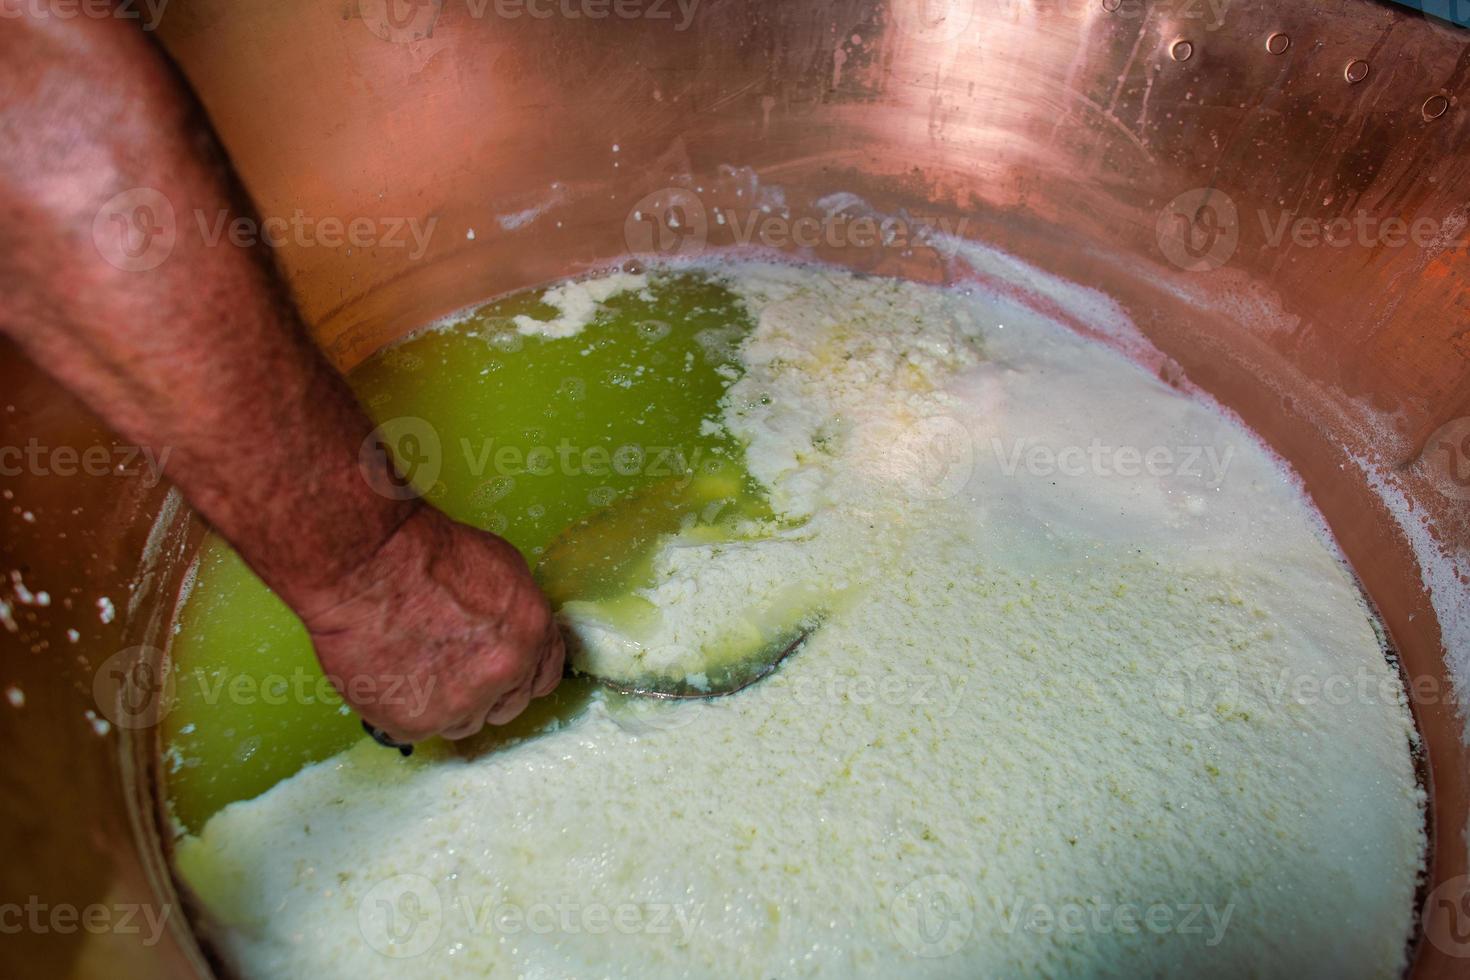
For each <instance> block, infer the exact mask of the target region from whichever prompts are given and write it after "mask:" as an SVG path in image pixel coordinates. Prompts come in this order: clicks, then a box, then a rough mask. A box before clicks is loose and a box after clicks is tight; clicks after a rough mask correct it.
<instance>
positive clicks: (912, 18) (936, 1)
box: [889, 0, 975, 42]
mask: <svg viewBox="0 0 1470 980" xmlns="http://www.w3.org/2000/svg"><path fill="white" fill-rule="evenodd" d="M889 9H890V10H891V11H892V14H893V23H894V26H895V27H897V28H898V30H899V31H900V32H901V33H903V34H907V35H908V36H910V37H913V38H917V39H918V40H921V41H929V42H944V41H953V40H954V39H955V38H957V37H959V36H961V35H962V34H964V33H965V30H966V29H967V28H968V27H969V26H970V24H971V22H973V21H974V19H975V0H891V6H890V7H889Z"/></svg>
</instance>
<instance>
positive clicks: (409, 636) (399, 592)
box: [297, 507, 566, 742]
mask: <svg viewBox="0 0 1470 980" xmlns="http://www.w3.org/2000/svg"><path fill="white" fill-rule="evenodd" d="M297 607H298V608H297V611H298V612H299V613H300V614H301V616H302V619H303V620H304V621H305V623H306V627H307V629H308V631H309V632H310V634H311V639H312V643H313V644H314V645H315V646H316V653H317V658H318V659H319V660H320V661H321V664H322V668H323V670H325V672H326V673H327V676H328V677H330V678H331V679H332V681H333V683H334V684H336V685H337V687H338V689H339V691H341V693H342V695H343V697H344V698H345V699H346V700H347V703H348V704H349V705H351V706H352V708H353V709H354V710H356V711H357V712H358V713H359V714H361V715H362V717H363V718H364V719H365V720H366V721H367V722H368V723H369V724H371V725H372V726H374V727H375V728H378V729H380V730H382V731H383V732H384V733H386V734H387V735H388V736H389V737H390V738H392V739H393V740H394V741H397V742H416V741H421V740H423V739H425V738H428V737H430V736H432V735H441V736H443V737H445V738H450V739H459V738H466V737H468V736H470V735H473V734H474V733H475V732H477V731H479V730H480V728H481V727H483V726H484V725H485V724H487V723H488V724H491V725H502V724H505V723H506V722H508V721H510V720H512V719H513V718H515V717H516V716H517V715H519V714H520V713H521V712H522V711H523V710H525V708H526V705H527V704H529V703H530V701H531V699H532V698H533V697H540V696H542V695H545V694H549V693H551V691H552V690H553V689H555V687H556V685H557V683H558V681H560V679H561V675H562V665H563V663H564V661H565V657H566V653H565V647H564V645H563V641H562V636H561V632H560V630H559V629H558V628H557V626H556V623H555V621H554V619H553V618H552V615H551V608H550V606H549V604H548V603H547V601H546V599H545V597H544V596H543V595H542V594H541V591H540V589H538V588H537V586H536V583H535V581H534V580H533V579H532V578H531V572H530V569H529V568H528V567H527V566H526V563H525V560H524V559H522V558H521V556H520V554H519V553H518V552H517V551H516V550H515V548H513V547H512V546H511V545H510V544H508V543H507V542H506V541H504V540H503V539H501V538H498V537H496V536H495V535H492V534H488V533H486V532H483V531H479V530H476V529H474V528H471V527H468V526H466V525H463V524H457V523H455V522H454V521H452V520H450V519H449V518H448V517H446V516H444V515H443V514H441V513H439V512H438V511H436V510H433V509H432V508H429V507H420V508H418V509H417V510H416V511H415V512H414V513H413V515H412V516H411V517H410V518H409V519H408V520H407V521H405V522H404V523H403V524H402V526H400V527H399V528H398V530H397V531H396V532H395V533H394V534H393V535H392V536H391V537H390V538H389V539H388V541H387V542H386V543H385V544H384V545H383V546H382V547H381V548H379V549H378V550H377V552H376V553H375V554H373V555H372V556H371V557H370V558H368V559H366V560H365V561H364V562H363V563H362V564H361V566H360V567H358V568H357V569H355V570H353V571H352V572H350V573H348V574H347V575H346V576H344V577H343V578H342V579H341V580H340V581H339V582H337V583H335V584H333V585H331V586H329V587H327V588H325V589H322V590H319V591H316V592H314V593H313V594H312V595H311V596H310V598H309V599H306V600H304V601H298V602H297Z"/></svg>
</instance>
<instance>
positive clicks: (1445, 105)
mask: <svg viewBox="0 0 1470 980" xmlns="http://www.w3.org/2000/svg"><path fill="white" fill-rule="evenodd" d="M1419 111H1420V112H1422V113H1423V114H1424V119H1425V121H1426V122H1427V121H1429V120H1431V119H1438V118H1439V117H1440V116H1442V115H1444V114H1445V113H1446V112H1449V111H1450V100H1449V98H1448V97H1446V96H1443V95H1431V96H1430V97H1429V98H1427V99H1425V100H1424V106H1423V108H1422V109H1420V110H1419Z"/></svg>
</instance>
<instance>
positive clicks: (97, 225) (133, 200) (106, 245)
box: [92, 187, 179, 272]
mask: <svg viewBox="0 0 1470 980" xmlns="http://www.w3.org/2000/svg"><path fill="white" fill-rule="evenodd" d="M178 237H179V235H178V224H177V222H176V221H175V219H174V206H173V204H171V203H170V202H169V199H168V198H166V197H164V196H163V194H162V193H161V192H159V191H156V190H154V189H153V188H151V187H134V188H133V189H132V190H129V191H123V192H122V193H121V194H117V195H114V196H113V197H111V198H109V199H108V201H107V203H106V204H104V205H102V207H100V208H98V209H97V214H96V216H95V217H94V218H93V219H92V243H93V244H94V245H96V246H97V252H98V254H99V255H101V256H102V258H104V259H105V260H107V263H108V264H109V265H111V266H113V267H114V268H117V269H121V270H122V271H123V272H148V271H149V270H151V269H156V268H158V267H159V266H161V265H163V263H164V262H166V261H167V260H168V257H169V256H170V255H172V254H173V250H174V245H175V243H177V241H178Z"/></svg>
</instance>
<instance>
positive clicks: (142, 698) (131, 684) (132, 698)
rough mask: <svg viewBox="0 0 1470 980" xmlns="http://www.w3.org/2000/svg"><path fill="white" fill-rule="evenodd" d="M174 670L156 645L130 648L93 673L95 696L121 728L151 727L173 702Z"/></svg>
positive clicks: (101, 708)
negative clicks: (171, 669)
mask: <svg viewBox="0 0 1470 980" xmlns="http://www.w3.org/2000/svg"><path fill="white" fill-rule="evenodd" d="M174 690H175V683H174V677H173V672H172V671H170V670H169V669H168V668H167V666H166V665H165V664H164V659H163V651H161V650H159V649H157V648H156V647H128V648H127V649H126V650H119V651H118V652H117V653H114V654H113V655H112V656H110V657H108V658H107V659H106V660H104V661H103V662H102V665H101V666H100V667H98V668H97V673H96V674H94V675H93V676H92V697H93V698H94V699H95V700H96V702H97V708H98V710H100V711H101V712H102V716H103V717H104V718H106V719H107V720H108V721H110V722H112V723H113V724H114V725H116V726H117V727H118V728H126V729H131V730H135V731H136V730H138V729H144V728H152V727H153V726H154V725H156V724H158V723H159V722H160V721H162V720H163V718H164V716H165V715H167V714H168V713H169V710H170V709H171V708H172V707H173V702H174Z"/></svg>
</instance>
